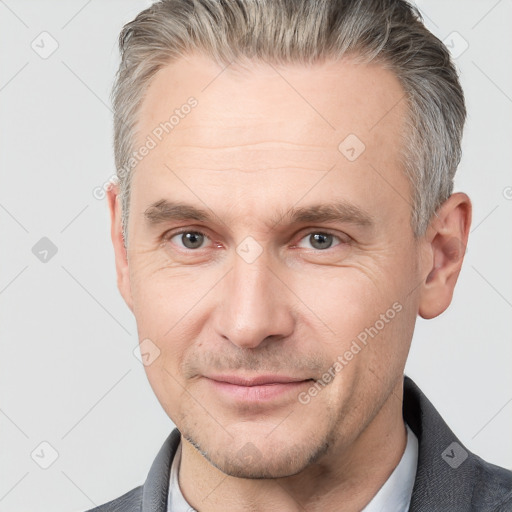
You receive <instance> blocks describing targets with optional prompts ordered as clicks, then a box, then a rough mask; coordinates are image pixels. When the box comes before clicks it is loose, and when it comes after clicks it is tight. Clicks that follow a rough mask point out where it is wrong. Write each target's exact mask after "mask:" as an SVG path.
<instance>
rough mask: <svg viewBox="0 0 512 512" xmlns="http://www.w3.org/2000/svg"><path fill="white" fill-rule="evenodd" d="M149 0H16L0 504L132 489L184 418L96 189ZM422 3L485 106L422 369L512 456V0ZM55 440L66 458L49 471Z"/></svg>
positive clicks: (5, 87)
mask: <svg viewBox="0 0 512 512" xmlns="http://www.w3.org/2000/svg"><path fill="white" fill-rule="evenodd" d="M149 3H150V2H147V1H141V0H115V1H114V0H110V1H105V0H103V1H99V0H89V1H86V0H73V1H67V2H63V1H48V0H46V1H41V0H38V1H36V0H34V1H28V0H3V1H2V0H0V59H1V66H0V108H1V115H0V130H1V137H0V169H1V173H2V182H1V183H2V186H1V187H0V221H1V224H0V225H1V237H2V238H1V239H2V250H1V252H0V257H1V261H0V339H1V358H0V363H1V371H0V386H1V390H2V395H1V402H0V433H1V435H0V450H1V452H0V461H1V470H0V511H9V512H19V511H26V510H31V511H33V512H38V511H49V510H52V511H53V512H60V511H73V510H76V511H78V510H84V509H86V508H89V507H92V506H93V505H94V504H99V503H102V502H105V501H107V500H109V499H112V498H114V497H116V496H119V495H120V494H123V493H124V492H126V491H128V490H130V489H131V488H132V487H135V486H136V485H139V484H141V483H142V482H143V481H144V479H145V477H146V474H147V471H148V469H149V467H150V464H151V462H152V460H153V458H154V456H155V455H156V453H157V451H158V449H159V447H160V446H161V444H162V442H163V441H164V439H165V438H166V436H167V434H168V433H169V431H170V430H171V428H172V426H173V425H172V423H171V421H170V420H169V419H168V417H167V416H166V414H165V413H164V412H163V410H162V409H161V407H160V405H159V403H158V402H157V400H156V398H155V397H154V395H153V393H152V391H151V388H150V386H149V384H148V382H147V379H146V376H145V373H144V371H143V366H142V365H141V363H140V362H139V361H138V360H137V359H136V357H135V356H134V355H133V350H134V348H135V347H136V345H137V334H136V325H135V320H134V318H133V317H132V314H131V312H130V311H129V309H128V308H127V307H126V305H125V304H124V302H123V301H122V298H121V296H120V295H119V293H118V291H117V288H116V277H115V267H114V255H113V250H112V247H111V242H110V238H109V217H108V211H107V205H106V201H105V200H98V199H96V198H95V197H94V196H93V190H94V189H95V188H96V187H101V186H102V185H103V184H104V183H105V182H106V181H108V179H109V178H110V176H111V175H112V174H113V173H114V164H113V157H112V151H111V112H110V108H109V91H110V87H111V84H112V79H113V76H114V73H115V70H116V68H117V64H118V54H117V47H116V39H117V36H118V33H119V31H120V29H121V27H122V25H123V24H124V23H126V22H128V21H129V20H131V19H133V17H134V16H135V15H136V14H137V12H139V11H140V10H141V9H143V8H145V7H146V6H147V5H149ZM420 8H421V10H422V11H423V14H424V16H425V20H426V24H427V26H428V27H429V28H430V29H431V30H432V31H433V32H434V33H435V34H436V35H437V36H438V37H440V38H441V39H445V38H447V37H448V42H449V43H450V44H451V46H453V51H454V52H455V53H456V54H459V53H461V52H462V50H464V48H465V42H467V44H468V45H469V46H468V48H467V49H466V50H465V51H464V52H463V53H461V54H460V55H459V56H458V57H457V60H456V62H457V65H458V67H459V69H460V71H461V80H462V83H463V87H464V89H465V93H466V97H467V106H468V111H469V119H468V123H467V128H466V133H465V139H464V158H463V161H462V163H461V166H460V168H459V173H458V177H457V180H456V190H457V191H458V190H462V191H465V192H466V193H468V194H469V195H470V197H471V198H472V200H473V205H474V219H473V225H472V232H471V236H470V242H469V245H468V249H467V253H466V259H465V262H464V266H463V269H462V272H461V275H460V278H459V282H458V284H457V288H456V290H455V295H454V299H453V303H452V306H451V307H450V308H449V310H448V311H446V312H445V313H444V314H443V315H441V316H440V317H438V318H436V319H434V320H430V321H424V320H421V319H418V323H417V327H416V332H415V336H414V341H413V347H412V352H411V356H410V360H409V363H408V366H407V373H408V374H409V375H410V376H411V377H413V378H414V379H415V380H416V382H417V383H418V384H419V385H420V387H422V389H423V390H424V392H425V393H426V394H427V396H428V397H429V398H430V399H431V400H432V401H433V403H434V404H435V405H436V406H437V408H438V410H439V411H440V413H441V414H442V415H443V416H444V418H445V419H446V421H447V422H448V424H449V425H450V426H451V427H452V428H453V430H454V431H455V433H456V434H457V435H458V436H459V437H460V438H461V440H462V442H464V443H465V444H466V445H467V446H468V448H469V449H471V450H473V451H475V452H477V453H478V454H479V455H481V456H482V457H484V458H486V459H488V460H489V461H491V462H494V463H496V464H499V465H503V466H506V467H509V468H512V442H511V432H512V403H511V402H512V371H511V363H512V343H511V327H512V325H511V324H512V315H511V312H512V286H511V281H512V270H511V261H512V258H511V256H512V236H511V221H512V218H511V210H512V200H511V198H512V175H511V172H510V168H511V163H512V138H511V127H512V68H511V66H510V57H511V52H512V33H511V32H510V29H509V28H510V23H511V20H512V4H511V2H510V0H501V1H496V0H488V1H487V0H478V1H476V0H474V1H467V0H465V1H464V2H463V1H462V0H460V1H451V2H450V1H446V0H436V1H428V2H427V1H425V2H421V3H420ZM43 31H47V32H48V33H49V34H51V37H52V38H54V39H55V40H56V41H57V42H58V45H59V47H58V49H57V50H56V51H55V52H54V53H53V54H52V55H51V56H49V57H48V58H46V59H43V58H41V57H40V55H39V54H38V53H36V52H35V51H34V50H33V49H32V47H31V44H32V41H34V40H35V43H34V44H39V46H40V47H41V46H42V45H43V43H42V42H41V37H48V36H40V33H41V32H43ZM453 32H457V34H458V35H457V34H455V35H453ZM452 42H453V43H452ZM50 44H51V41H50V40H49V39H46V40H45V41H44V48H45V49H46V51H47V50H48V49H49V48H51V47H50ZM40 51H42V49H41V50H40ZM42 237H48V238H49V239H50V240H51V241H52V242H53V243H54V244H55V245H56V246H57V248H58V252H57V254H56V255H55V256H53V257H52V258H51V259H49V261H47V262H46V263H43V262H41V261H40V260H39V259H38V258H36V256H35V255H34V254H33V252H32V247H33V246H34V245H35V244H36V243H37V242H38V241H39V240H40V239H41V238H42ZM43 441H46V442H47V443H50V445H51V446H52V447H53V449H55V450H56V451H57V452H58V458H57V459H56V460H55V462H54V463H53V464H52V465H51V466H50V467H49V468H48V469H42V468H41V467H40V466H39V465H38V463H39V464H41V463H45V462H46V463H49V462H51V455H52V449H50V448H48V447H47V446H46V447H45V445H43V446H41V445H40V443H41V442H43ZM34 450H35V452H34ZM33 452H34V455H33V458H32V456H31V453H33ZM36 461H37V462H36Z"/></svg>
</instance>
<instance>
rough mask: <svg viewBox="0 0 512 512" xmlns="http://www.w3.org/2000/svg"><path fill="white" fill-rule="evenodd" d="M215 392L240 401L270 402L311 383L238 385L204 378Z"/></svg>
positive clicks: (298, 390)
mask: <svg viewBox="0 0 512 512" xmlns="http://www.w3.org/2000/svg"><path fill="white" fill-rule="evenodd" d="M206 380H207V381H208V382H209V383H210V384H211V385H212V386H213V388H214V390H215V391H216V392H217V393H220V394H222V395H224V396H226V397H228V398H230V399H231V400H235V401H241V402H254V403H260V402H270V401H272V400H276V399H278V398H282V397H286V396H287V395H290V394H292V393H293V394H295V396H296V394H298V393H299V392H300V390H301V389H302V388H304V387H305V386H308V385H310V384H311V380H301V381H297V382H279V383H275V384H262V385H259V386H239V385H238V384H230V383H229V382H221V381H218V380H212V379H206Z"/></svg>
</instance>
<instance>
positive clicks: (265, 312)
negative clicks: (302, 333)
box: [214, 255, 295, 348]
mask: <svg viewBox="0 0 512 512" xmlns="http://www.w3.org/2000/svg"><path fill="white" fill-rule="evenodd" d="M268 263H269V262H268V260H267V259H266V258H265V257H263V255H262V256H260V257H259V258H258V259H257V260H256V261H254V262H252V263H247V262H246V261H244V260H243V259H242V258H240V257H238V255H236V256H235V262H234V268H233V269H232V270H231V272H229V273H228V274H227V276H226V277H225V279H223V280H222V286H221V287H220V288H219V290H218V292H219V295H218V296H217V297H218V303H217V304H218V305H217V308H216V310H215V313H214V315H215V319H214V325H215V329H216V332H217V334H219V335H220V336H222V337H223V338H226V339H228V340H229V341H231V343H233V344H234V345H237V346H238V347H240V348H256V347H259V346H263V345H265V344H268V343H272V342H274V341H276V340H277V339H282V338H284V337H288V336H290V334H291V333H292V332H293V329H294V325H295V320H294V315H293V307H292V303H291V301H293V295H292V294H291V292H290V290H289V289H288V288H287V286H286V285H285V284H284V283H283V281H282V280H281V279H282V278H280V276H279V275H278V274H277V272H276V270H273V269H272V268H270V267H269V264H268Z"/></svg>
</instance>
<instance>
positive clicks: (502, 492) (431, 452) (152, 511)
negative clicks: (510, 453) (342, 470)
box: [89, 377, 512, 512]
mask: <svg viewBox="0 0 512 512" xmlns="http://www.w3.org/2000/svg"><path fill="white" fill-rule="evenodd" d="M403 414H404V419H405V421H406V422H407V424H408V425H409V426H410V427H411V429H412V431H413V432H414V433H415V434H416V436H417V437H418V441H419V457H418V469H417V472H416V481H415V483H414V489H413V493H412V499H411V506H410V509H409V512H469V511H474V512H511V511H512V471H509V470H506V469H503V468H500V467H498V466H494V465H493V464H489V463H488V462H485V461H484V460H482V459H481V458H480V457H478V456H477V455H474V454H472V453H471V452H469V450H467V449H466V448H465V447H464V446H463V445H462V443H461V442H460V441H459V440H458V439H457V438H456V437H455V435H454V434H453V432H452V431H451V430H450V428H449V427H448V425H446V423H445V422H444V421H443V419H442V418H441V416H440V415H439V413H438V412H437V411H436V409H435V408H434V406H433V405H432V404H431V403H430V402H429V401H428V399H427V398H426V397H425V395H424V394H423V393H422V392H421V391H420V389H419V388H418V387H417V386H416V384H414V382H413V381H412V380H411V379H410V378H408V377H405V381H404V407H403ZM179 442H180V433H179V431H178V430H177V429H174V430H173V431H172V432H171V434H170V435H169V437H168V438H167V440H166V441H165V443H164V445H163V446H162V448H161V449H160V451H159V452H158V455H157V456H156V459H155V461H154V462H153V465H152V466H151V469H150V471H149V474H148V477H147V479H146V482H145V483H144V485H142V486H139V487H136V488H135V489H133V490H131V491H130V492H128V493H126V494H124V495H123V496H121V497H119V498H117V499H115V500H113V501H110V502H109V503H106V504H105V505H101V506H99V507H96V508H94V509H92V510H90V511H89V512H166V507H167V493H168V489H169V470H170V467H171V463H172V459H173V457H174V454H175V452H176V448H177V447H178V444H179ZM235 512H236V511H235ZM389 512H394V511H389Z"/></svg>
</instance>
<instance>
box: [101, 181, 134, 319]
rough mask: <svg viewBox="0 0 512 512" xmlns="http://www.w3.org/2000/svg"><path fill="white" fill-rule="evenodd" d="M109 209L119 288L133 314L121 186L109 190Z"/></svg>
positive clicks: (112, 186)
mask: <svg viewBox="0 0 512 512" xmlns="http://www.w3.org/2000/svg"><path fill="white" fill-rule="evenodd" d="M107 200H108V207H109V210H110V223H111V225H110V235H111V238H112V245H113V247H114V255H115V264H116V273H117V287H118V289H119V292H120V293H121V295H122V297H123V299H124V301H125V302H126V304H127V306H128V307H129V308H130V310H131V311H132V312H133V303H132V295H131V287H130V274H129V268H128V254H127V249H126V247H125V244H124V238H123V231H122V222H121V217H122V211H121V203H120V200H119V186H118V185H115V184H112V185H111V186H110V187H109V189H108V190H107Z"/></svg>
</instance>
